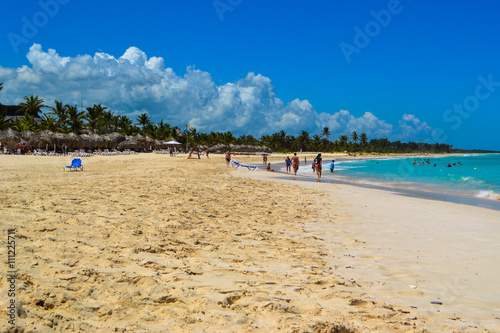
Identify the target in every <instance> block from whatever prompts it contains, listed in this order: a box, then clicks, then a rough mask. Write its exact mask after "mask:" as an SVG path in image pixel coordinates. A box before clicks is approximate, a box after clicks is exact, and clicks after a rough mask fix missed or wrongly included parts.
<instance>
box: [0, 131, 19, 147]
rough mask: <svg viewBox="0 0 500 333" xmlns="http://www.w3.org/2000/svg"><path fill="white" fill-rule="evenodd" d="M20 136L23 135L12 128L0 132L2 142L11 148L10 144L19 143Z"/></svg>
mask: <svg viewBox="0 0 500 333" xmlns="http://www.w3.org/2000/svg"><path fill="white" fill-rule="evenodd" d="M20 136H21V135H20V134H19V133H18V132H16V131H14V130H13V129H12V128H7V129H6V130H3V131H0V142H1V143H3V144H5V145H7V146H10V144H13V143H18V142H19V139H20Z"/></svg>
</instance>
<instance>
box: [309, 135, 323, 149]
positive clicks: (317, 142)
mask: <svg viewBox="0 0 500 333" xmlns="http://www.w3.org/2000/svg"><path fill="white" fill-rule="evenodd" d="M311 146H312V149H313V150H314V151H322V150H323V149H322V142H321V137H320V136H319V135H318V134H314V135H313V138H312V142H311Z"/></svg>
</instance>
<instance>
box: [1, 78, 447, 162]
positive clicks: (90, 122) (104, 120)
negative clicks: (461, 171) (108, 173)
mask: <svg viewBox="0 0 500 333" xmlns="http://www.w3.org/2000/svg"><path fill="white" fill-rule="evenodd" d="M2 88H3V83H0V90H1V89H2ZM44 103H45V101H44V100H43V99H39V98H38V96H33V95H30V96H29V97H27V96H25V97H24V102H23V103H21V104H19V107H20V110H21V112H24V116H23V117H19V118H18V119H16V121H14V122H11V121H9V120H7V119H6V118H5V114H2V113H1V112H0V130H4V129H7V128H9V127H10V128H12V129H13V130H15V131H18V132H23V131H35V132H36V131H42V130H49V131H52V132H61V133H70V132H72V133H76V134H81V133H82V131H84V130H90V131H92V132H93V133H95V134H99V135H103V134H109V133H113V132H117V133H120V134H122V135H128V136H134V135H137V134H141V135H144V136H148V137H150V138H153V139H157V140H165V139H168V138H174V139H176V140H177V141H179V142H181V143H183V144H186V140H187V139H188V140H189V146H191V147H192V146H194V145H204V146H209V147H212V146H215V145H218V144H222V145H229V144H235V145H250V146H267V147H269V148H271V150H273V151H278V152H293V151H301V150H302V151H322V152H344V151H348V152H377V153H415V152H429V153H443V152H449V151H450V150H451V148H452V147H451V146H450V145H446V144H439V143H436V144H428V143H417V142H408V143H404V142H400V141H396V142H391V141H389V140H388V139H384V138H382V139H371V140H370V141H368V136H367V135H366V133H360V134H358V133H357V132H355V131H354V132H352V133H351V134H350V135H341V136H340V137H339V138H338V139H335V140H333V141H330V140H329V137H330V136H331V131H330V129H329V128H328V127H324V128H323V130H322V132H321V135H319V134H314V135H312V136H311V134H310V133H308V132H306V131H301V132H300V134H299V135H298V136H293V135H288V134H287V133H286V132H285V131H283V130H282V131H279V132H277V133H274V134H271V135H263V136H261V137H260V138H259V139H257V138H255V137H254V136H252V135H241V136H239V137H235V136H234V135H233V133H232V132H229V131H228V132H224V133H221V132H210V133H200V132H198V131H197V130H196V128H190V129H189V130H188V132H187V135H184V133H182V131H181V130H180V128H179V127H176V126H174V127H172V126H171V125H170V124H168V123H166V122H164V121H163V120H161V121H160V122H158V123H153V122H151V117H150V116H149V115H148V114H147V113H142V114H140V115H139V116H138V117H137V119H136V123H135V124H134V122H133V120H131V119H130V118H128V117H127V116H119V115H115V114H114V112H113V111H111V110H109V109H108V108H107V107H105V106H103V105H101V104H94V105H93V106H92V107H88V108H86V111H79V109H78V107H77V106H76V105H73V106H72V105H68V104H64V103H63V102H62V101H57V100H56V101H54V106H46V105H44ZM0 106H1V105H0ZM42 109H47V110H48V111H47V112H46V113H44V112H43V111H42ZM37 115H41V120H40V121H35V116H37Z"/></svg>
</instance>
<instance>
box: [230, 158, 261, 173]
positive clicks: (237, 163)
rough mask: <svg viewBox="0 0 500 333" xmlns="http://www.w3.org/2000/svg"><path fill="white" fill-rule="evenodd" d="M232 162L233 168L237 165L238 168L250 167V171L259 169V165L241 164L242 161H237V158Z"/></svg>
mask: <svg viewBox="0 0 500 333" xmlns="http://www.w3.org/2000/svg"><path fill="white" fill-rule="evenodd" d="M231 164H232V166H233V168H234V167H235V165H236V168H239V167H243V168H247V169H248V170H250V171H255V170H257V167H255V166H250V165H243V164H241V163H239V162H237V161H235V160H231Z"/></svg>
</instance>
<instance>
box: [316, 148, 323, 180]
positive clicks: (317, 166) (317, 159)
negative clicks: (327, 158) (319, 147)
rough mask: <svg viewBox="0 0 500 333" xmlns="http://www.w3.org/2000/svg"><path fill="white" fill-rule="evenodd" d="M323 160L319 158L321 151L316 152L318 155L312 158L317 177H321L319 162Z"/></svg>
mask: <svg viewBox="0 0 500 333" xmlns="http://www.w3.org/2000/svg"><path fill="white" fill-rule="evenodd" d="M322 161H323V159H322V158H321V153H319V154H318V156H316V158H315V159H314V162H315V163H316V174H317V175H318V178H321V164H322V163H321V162H322Z"/></svg>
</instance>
